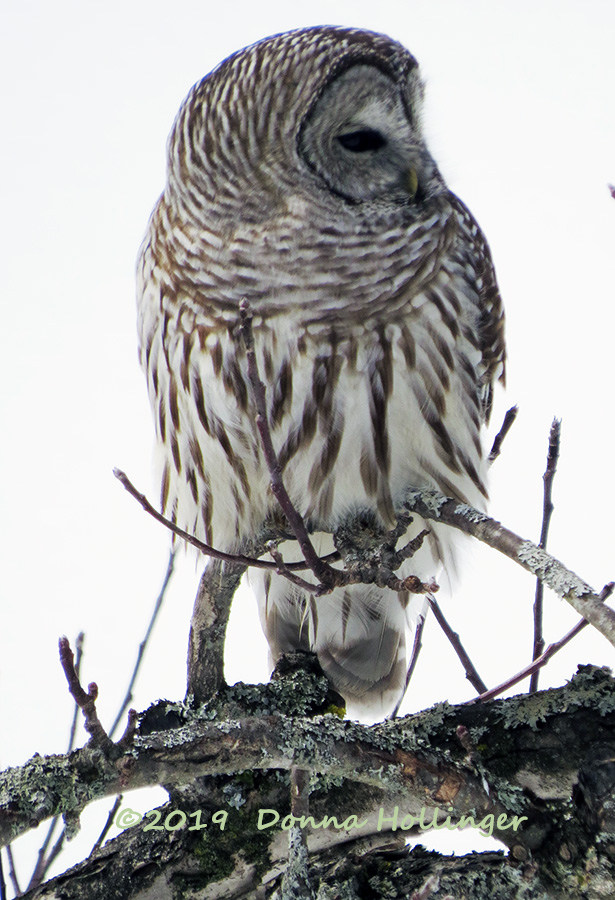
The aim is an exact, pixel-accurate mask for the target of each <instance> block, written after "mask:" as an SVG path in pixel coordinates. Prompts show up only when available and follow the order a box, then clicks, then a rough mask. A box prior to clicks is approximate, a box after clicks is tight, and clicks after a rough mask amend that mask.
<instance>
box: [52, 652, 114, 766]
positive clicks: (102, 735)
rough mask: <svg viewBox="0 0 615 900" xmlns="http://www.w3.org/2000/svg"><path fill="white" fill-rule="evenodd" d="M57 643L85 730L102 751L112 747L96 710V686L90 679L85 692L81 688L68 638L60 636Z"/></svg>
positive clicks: (70, 689) (71, 692)
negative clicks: (81, 714) (82, 717)
mask: <svg viewBox="0 0 615 900" xmlns="http://www.w3.org/2000/svg"><path fill="white" fill-rule="evenodd" d="M58 645H59V650H60V662H61V663H62V668H63V669H64V674H65V676H66V680H67V682H68V690H69V691H70V694H71V696H72V697H73V699H74V701H75V703H76V704H77V706H78V707H79V709H80V710H81V711H82V713H83V715H84V718H85V730H86V731H87V732H88V734H89V735H90V739H91V741H92V744H93V745H94V746H96V747H100V748H101V749H103V750H104V751H109V750H111V749H112V748H113V747H114V744H113V741H112V740H111V738H110V737H109V735H108V734H107V732H106V731H105V729H104V728H103V726H102V725H101V723H100V719H99V718H98V713H97V711H96V700H97V698H98V686H97V684H96V683H95V682H94V681H92V682H90V684H89V685H88V690H87V692H86V691H84V690H83V688H82V687H81V682H80V681H79V677H78V675H77V672H76V671H75V664H74V656H73V651H72V650H71V648H70V644H69V642H68V638H66V637H61V638H60V640H59V642H58Z"/></svg>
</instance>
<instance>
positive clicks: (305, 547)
mask: <svg viewBox="0 0 615 900" xmlns="http://www.w3.org/2000/svg"><path fill="white" fill-rule="evenodd" d="M239 315H240V318H241V332H242V335H243V340H244V344H245V347H246V360H247V363H248V378H249V380H250V387H251V388H252V394H253V397H254V404H255V406H256V428H257V430H258V433H259V436H260V439H261V446H262V448H263V455H264V457H265V462H266V463H267V468H268V469H269V474H270V475H271V490H272V493H273V495H274V497H275V498H276V500H277V501H278V504H279V505H280V508H281V510H282V512H283V513H284V515H285V516H286V519H287V521H288V524H289V526H290V529H291V531H292V532H293V534H294V536H295V538H296V539H297V543H298V544H299V546H300V547H301V552H302V553H303V556H304V559H305V561H306V562H307V563H308V565H309V567H310V569H311V570H312V572H313V573H314V575H316V577H317V578H318V580H319V581H320V583H321V584H323V585H327V586H328V585H330V584H337V583H340V582H339V576H340V574H341V573H340V571H339V569H334V568H332V566H330V565H328V564H327V563H323V561H322V560H321V558H320V557H319V555H318V553H316V550H315V549H314V545H313V544H312V541H311V540H310V536H309V535H308V533H307V528H306V527H305V522H304V521H303V518H302V516H301V515H300V514H299V512H298V511H297V510H296V509H295V506H294V505H293V502H292V500H291V499H290V497H289V495H288V492H287V490H286V488H285V486H284V481H283V479H282V466H281V465H280V461H279V459H278V457H277V455H276V452H275V449H274V447H273V440H272V438H271V431H270V428H269V417H268V415H267V402H266V399H265V385H264V384H263V382H262V381H261V378H260V375H259V373H258V365H257V362H256V353H255V351H254V335H253V333H252V311H251V309H250V304H249V303H248V301H247V300H245V299H244V300H242V301H241V304H240V306H239Z"/></svg>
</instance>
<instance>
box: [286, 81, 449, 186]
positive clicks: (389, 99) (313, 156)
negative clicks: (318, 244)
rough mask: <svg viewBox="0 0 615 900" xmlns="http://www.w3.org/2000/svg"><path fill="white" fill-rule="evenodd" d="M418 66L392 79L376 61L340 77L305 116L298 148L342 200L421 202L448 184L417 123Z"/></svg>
mask: <svg viewBox="0 0 615 900" xmlns="http://www.w3.org/2000/svg"><path fill="white" fill-rule="evenodd" d="M421 93H422V90H421V85H420V82H419V80H418V76H417V73H416V69H413V70H412V71H411V73H410V76H409V77H408V78H406V79H402V80H394V79H393V78H392V77H391V76H390V75H388V74H386V73H385V72H384V71H382V70H381V69H380V68H377V67H376V66H374V65H364V64H361V63H359V64H357V65H353V66H351V67H350V68H348V69H346V70H345V71H343V72H342V73H341V74H338V75H337V76H335V77H334V78H333V79H332V81H330V82H329V83H328V84H327V86H326V87H325V89H324V91H323V93H322V94H321V96H320V97H319V99H318V100H317V101H316V103H315V104H314V106H313V108H312V109H311V110H310V112H309V113H308V114H307V116H306V118H305V120H304V122H303V123H302V125H301V127H300V131H299V141H298V146H299V152H300V154H301V156H302V158H303V160H304V161H305V162H306V163H307V165H308V166H309V167H310V168H311V169H312V170H313V171H314V172H315V173H316V174H317V175H318V176H319V177H320V179H321V181H322V182H323V183H324V184H325V185H326V187H327V188H328V189H329V190H331V191H333V192H334V193H335V194H338V195H339V196H341V197H342V198H343V199H344V200H347V201H350V202H354V203H357V202H369V203H374V202H375V203H390V202H393V203H400V204H412V203H416V204H418V203H420V202H422V201H423V200H425V199H426V198H427V197H429V196H433V194H434V193H435V192H436V191H437V190H438V188H440V189H441V188H442V182H441V179H440V177H439V175H438V172H437V169H436V166H435V164H434V162H433V159H432V158H431V156H430V154H429V153H428V151H427V149H426V147H425V145H424V143H423V140H422V137H421V134H420V128H419V111H420V102H421Z"/></svg>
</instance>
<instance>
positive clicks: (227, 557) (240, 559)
mask: <svg viewBox="0 0 615 900" xmlns="http://www.w3.org/2000/svg"><path fill="white" fill-rule="evenodd" d="M113 474H114V476H115V477H116V478H117V480H118V481H119V482H120V484H122V486H123V487H124V488H125V489H126V490H127V491H128V493H129V494H130V496H131V497H134V498H135V500H137V501H138V502H139V503H140V504H141V506H142V507H143V509H144V510H145V512H146V513H147V514H148V515H150V516H151V517H152V518H153V519H155V520H156V521H157V522H160V524H161V525H164V527H165V528H168V529H169V531H171V532H172V533H173V534H175V535H177V537H180V538H181V539H182V540H183V541H186V543H187V544H190V545H191V546H192V547H196V549H197V550H200V552H201V553H202V554H203V555H204V556H211V557H212V559H219V560H222V561H223V562H228V563H231V564H236V565H239V566H252V567H253V568H255V569H271V570H273V571H277V564H276V563H272V562H268V561H267V560H264V559H257V558H256V557H253V556H245V555H244V554H243V553H224V551H222V550H216V549H215V547H210V546H209V544H205V543H203V541H200V540H199V539H198V538H197V537H195V536H194V535H193V534H190V533H189V532H187V531H184V530H183V528H179V527H178V526H177V525H176V524H175V523H174V522H171V520H170V519H167V518H166V517H165V516H163V515H162V513H159V512H158V510H157V509H155V507H154V506H152V504H151V503H150V502H149V500H148V499H147V497H146V496H145V494H142V493H141V492H140V491H139V490H137V488H136V487H135V486H134V484H133V483H132V482H131V480H130V478H129V477H128V475H126V473H125V472H122V470H121V469H118V468H115V469H114V470H113ZM338 559H339V553H330V554H328V555H327V556H324V557H323V558H322V559H321V562H323V563H327V562H329V561H331V562H333V561H335V560H338ZM285 568H286V569H289V570H290V571H294V572H299V571H305V570H306V569H309V568H310V567H309V565H308V564H307V563H306V562H305V560H303V561H301V562H290V563H285ZM334 571H335V570H334Z"/></svg>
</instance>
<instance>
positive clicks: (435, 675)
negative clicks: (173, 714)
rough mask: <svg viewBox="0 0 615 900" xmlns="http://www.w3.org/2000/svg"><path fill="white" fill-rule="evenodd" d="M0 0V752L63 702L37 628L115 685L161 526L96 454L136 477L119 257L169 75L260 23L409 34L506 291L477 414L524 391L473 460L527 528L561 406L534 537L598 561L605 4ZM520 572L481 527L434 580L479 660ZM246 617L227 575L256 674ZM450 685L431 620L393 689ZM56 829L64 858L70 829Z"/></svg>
mask: <svg viewBox="0 0 615 900" xmlns="http://www.w3.org/2000/svg"><path fill="white" fill-rule="evenodd" d="M212 10H214V12H212ZM2 20H3V22H2V27H1V28H0V34H1V36H0V66H1V67H2V69H3V71H2V74H1V80H0V85H1V87H0V99H1V103H2V113H1V121H2V123H3V127H4V131H5V133H4V137H3V139H2V142H1V146H0V154H2V168H1V171H2V184H1V187H0V208H1V210H2V215H1V217H0V232H1V235H0V247H1V251H0V252H1V254H2V297H1V301H0V302H1V303H2V319H1V321H2V332H1V334H2V356H1V361H0V365H1V366H2V380H1V388H0V416H1V421H2V426H3V432H2V442H1V445H0V453H1V471H2V478H1V479H0V503H1V510H2V513H1V521H0V528H1V529H2V532H3V533H2V539H1V543H0V546H1V547H2V557H3V562H2V579H1V582H2V588H1V595H0V603H1V615H0V722H2V723H3V725H2V732H1V733H0V766H5V765H9V764H18V763H20V762H22V761H24V760H25V759H26V758H27V757H29V756H31V755H32V753H34V752H35V751H37V752H39V753H49V752H61V751H62V750H63V749H64V746H65V742H66V738H67V732H68V724H69V721H70V717H71V714H72V707H71V701H70V698H69V696H68V693H67V689H66V684H65V681H64V676H63V674H62V672H61V669H60V666H59V663H58V657H57V638H58V636H59V635H60V634H63V633H66V634H67V635H68V636H69V638H70V639H71V642H74V638H75V635H76V634H77V632H78V631H79V630H84V631H85V632H86V636H87V637H86V657H85V663H84V680H85V681H86V682H87V681H91V680H95V681H97V682H98V685H99V689H100V701H99V712H100V715H101V718H102V721H103V722H104V723H108V724H110V723H111V721H112V719H113V718H114V716H115V711H116V709H117V707H118V705H119V703H120V702H121V699H122V698H123V695H124V692H125V687H126V684H127V680H128V677H129V675H130V672H131V671H132V666H133V662H134V658H135V654H136V649H137V646H138V643H139V641H140V640H141V638H142V636H143V633H144V630H145V627H146V624H147V621H148V619H149V615H150V611H151V608H152V604H153V601H154V598H155V596H156V594H157V592H158V588H159V585H160V581H161V579H162V575H163V573H164V570H165V566H166V553H167V546H168V538H167V534H166V533H165V531H164V530H163V529H162V528H161V527H159V526H158V525H156V524H155V523H153V522H152V521H151V520H149V519H148V517H147V516H146V515H145V513H143V512H142V511H141V509H140V507H138V506H137V504H136V503H135V502H134V501H133V500H132V499H131V498H130V497H129V496H128V495H127V494H125V492H124V491H123V489H122V488H121V486H120V485H119V484H118V483H117V482H116V481H115V480H114V478H113V476H112V474H111V469H112V467H113V466H115V465H117V466H120V467H121V468H123V469H124V470H125V471H126V472H127V473H128V474H129V476H130V477H131V478H132V480H133V481H134V482H135V484H136V485H137V486H138V487H140V488H141V489H142V490H145V491H146V492H147V493H149V495H150V496H151V497H155V496H156V490H155V489H154V487H153V481H152V475H151V469H150V459H151V445H152V440H153V428H152V425H151V422H150V412H149V405H148V402H147V396H146V391H145V383H144V379H143V377H142V375H141V372H140V370H139V368H138V364H137V360H136V331H135V309H134V306H135V304H134V263H135V258H136V254H137V250H138V247H139V243H140V241H141V237H142V235H143V232H144V230H145V226H146V223H147V219H148V216H149V213H150V211H151V208H152V207H153V205H154V203H155V201H156V198H157V196H158V194H159V192H160V191H161V189H162V187H163V183H164V164H165V142H166V137H167V134H168V132H169V130H170V127H171V124H172V121H173V117H174V115H175V113H176V111H177V108H178V106H179V104H180V102H181V100H182V99H183V97H184V96H185V94H186V93H187V91H188V89H189V88H190V86H191V85H192V84H193V83H194V81H196V80H197V79H199V78H201V77H202V76H203V75H205V74H206V73H207V72H208V71H209V70H210V69H211V68H212V67H213V66H214V65H215V64H217V63H218V62H219V61H220V60H221V59H222V58H223V57H225V56H227V55H228V54H229V53H231V52H232V51H234V50H236V49H238V48H240V47H242V46H244V45H246V44H248V43H251V42H253V41H255V40H257V39H259V38H261V37H264V36H266V35H268V34H271V33H274V32H278V31H284V30H287V29H290V28H294V27H299V26H306V25H316V24H323V23H331V24H342V25H356V26H363V27H366V28H370V29H373V30H377V31H383V32H386V33H388V34H390V35H391V36H392V37H395V38H397V39H398V40H400V41H401V42H402V43H404V44H405V45H406V46H407V47H408V48H409V49H410V50H411V51H412V52H413V53H414V54H415V56H416V57H417V58H418V60H419V62H420V64H421V68H422V70H423V74H424V76H425V78H426V81H427V93H426V110H425V122H426V129H427V133H428V137H429V143H430V147H431V150H432V152H433V155H434V156H435V158H436V160H437V162H438V164H439V167H440V169H441V171H442V172H443V174H444V176H445V178H446V179H447V180H448V183H449V185H450V187H451V188H452V189H453V190H455V191H456V192H457V193H459V194H460V196H461V197H462V198H463V199H464V200H465V201H466V202H467V203H468V205H469V206H470V208H471V209H472V211H473V212H474V214H475V216H476V217H477V218H478V220H479V222H480V224H481V225H482V227H483V229H484V230H485V232H486V234H487V237H488V239H489V241H490V244H491V248H492V251H493V255H494V258H495V263H496V269H497V272H498V276H499V282H500V287H501V290H502V294H503V297H504V301H505V304H506V309H507V316H508V341H509V388H508V390H507V392H506V394H505V395H504V394H503V393H500V394H499V396H498V398H497V405H496V410H495V414H494V420H495V421H496V423H497V424H499V422H500V421H501V418H502V416H503V413H504V411H505V409H506V408H507V407H508V406H510V405H512V403H513V402H516V403H518V404H519V405H520V407H521V414H520V419H519V421H518V423H517V424H516V425H515V428H514V430H513V433H512V434H511V435H510V437H509V438H508V441H507V443H506V446H505V453H504V457H503V458H501V459H500V460H499V461H498V463H497V464H496V467H495V468H494V471H493V480H492V489H491V492H492V503H491V512H492V514H493V515H494V516H495V517H496V518H499V519H501V520H502V521H503V522H504V523H505V524H507V525H508V526H509V527H511V528H513V529H514V530H516V531H518V532H519V533H520V534H522V535H523V536H524V537H531V538H537V536H538V534H539V530H540V516H541V507H542V493H541V492H542V478H541V476H542V473H543V470H544V459H545V452H546V446H547V435H548V429H549V425H550V422H551V419H552V417H553V415H558V416H561V417H562V418H563V440H562V458H561V461H560V466H559V472H558V476H557V480H556V484H555V493H554V499H555V504H556V510H555V515H554V520H553V524H552V529H551V538H550V549H551V550H552V552H554V553H555V555H557V556H559V557H560V558H561V559H563V560H564V561H565V562H566V564H567V565H568V566H570V567H571V568H573V569H574V570H576V571H577V572H578V573H579V574H580V575H581V576H582V577H584V578H585V579H586V580H587V581H589V582H590V583H591V584H592V585H593V586H594V587H595V588H597V589H600V588H601V587H602V585H603V584H604V582H605V581H608V580H610V579H613V578H615V564H614V561H613V558H612V557H613V554H612V547H613V537H614V527H613V524H612V523H613V517H612V512H611V510H612V508H613V505H614V503H615V492H614V486H613V478H612V476H611V472H610V466H611V458H612V450H611V446H612V440H613V436H614V425H613V399H612V396H613V395H612V375H613V364H612V358H611V354H612V335H613V326H614V324H615V321H614V318H615V317H614V312H613V309H614V300H615V297H614V287H613V280H614V276H613V257H614V250H613V248H614V247H615V241H614V239H615V201H614V200H612V199H611V198H610V196H609V193H608V190H607V187H606V185H607V183H608V182H609V181H610V182H613V181H615V124H614V117H613V110H614V108H615V57H614V55H613V34H614V33H615V4H613V3H611V2H610V0H583V2H581V0H577V2H565V0H553V2H547V0H532V2H529V0H525V2H523V0H514V2H513V0H502V2H499V3H493V2H488V0H485V2H479V0H463V2H460V0H415V2H399V0H395V2H394V0H379V2H378V3H376V4H374V3H373V2H363V0H354V2H343V0H327V2H323V0H311V2H310V3H309V4H306V5H304V4H297V5H296V6H295V7H294V8H291V4H288V3H285V4H282V3H279V4H278V3H276V2H274V0H261V2H260V3H258V4H255V3H253V2H251V0H249V2H248V0H233V2H232V3H228V4H218V3H216V4H207V3H206V2H200V3H197V2H190V0H176V2H175V3H174V4H173V5H172V6H171V5H170V4H168V3H166V2H165V3H163V2H159V0H147V2H144V0H131V2H125V0H122V2H119V0H108V2H105V3H103V4H95V3H93V2H91V0H90V2H83V0H80V2H72V3H71V2H68V0H59V2H54V3H52V4H50V3H47V2H43V0H38V2H37V0H25V2H23V0H19V2H18V0H13V2H9V3H7V4H5V6H4V9H3V15H2ZM196 580H197V573H196V572H195V566H194V561H193V560H192V559H184V560H183V561H182V565H181V572H180V573H179V575H178V577H177V578H176V580H175V582H174V584H173V588H172V590H171V591H170V593H169V596H168V600H167V604H166V608H165V610H164V612H163V614H162V619H161V621H160V623H159V626H158V628H157V631H156V633H155V635H154V638H153V640H152V643H151V645H150V647H149V650H148V654H147V658H146V663H145V666H144V669H143V671H142V675H141V679H140V681H139V683H138V685H137V690H136V694H135V697H134V702H133V705H134V706H135V707H136V708H137V709H143V708H145V707H147V706H148V705H149V703H150V702H152V701H154V700H156V699H157V698H159V697H168V698H171V699H179V698H181V697H182V696H183V694H184V689H185V652H186V643H187V636H188V624H189V617H190V611H191V607H192V602H193V596H194V592H195V588H196ZM533 592H534V584H533V581H532V579H531V578H530V577H529V576H527V575H525V574H524V573H523V572H521V571H520V570H516V568H515V567H514V566H513V564H512V563H509V562H507V561H505V560H500V559H497V558H496V555H495V553H494V551H482V550H481V551H480V552H475V553H473V554H471V558H470V559H468V561H467V564H466V566H465V568H464V571H463V578H462V584H461V585H460V586H459V588H458V589H457V590H456V591H455V597H454V599H452V600H451V599H447V598H443V602H445V604H446V612H447V614H448V615H449V618H450V620H451V623H452V624H453V625H454V627H455V628H456V629H457V630H458V631H460V633H461V635H462V638H463V640H464V641H465V643H466V645H467V648H468V650H469V651H470V653H471V655H472V656H473V658H474V661H475V663H476V665H477V667H478V669H479V671H480V672H481V674H482V676H483V678H484V679H485V681H486V682H487V683H489V684H495V683H498V682H500V681H501V680H503V679H504V678H505V677H506V676H507V675H509V674H511V673H513V672H515V671H517V670H518V669H519V668H521V667H522V665H524V664H525V663H526V662H527V661H528V658H529V655H530V652H531V617H532V602H533ZM546 607H547V612H546V616H545V622H546V624H545V630H546V636H547V640H552V639H556V638H558V637H560V636H561V635H562V634H563V633H564V632H565V631H566V630H567V629H568V628H569V627H571V625H572V624H574V622H576V619H577V616H576V614H574V613H573V612H571V611H569V610H568V609H567V608H566V607H565V605H564V604H563V603H562V602H561V601H559V600H558V599H557V598H556V597H554V596H553V595H552V594H549V593H547V595H546ZM257 632H258V624H257V619H256V614H255V610H254V609H253V604H252V602H251V600H250V598H248V597H244V598H242V600H241V604H240V607H239V609H238V611H236V614H235V617H234V627H233V632H232V636H231V641H232V643H231V654H232V663H230V664H229V668H228V677H229V680H232V681H233V680H237V679H238V678H244V679H245V680H255V681H256V680H260V679H263V678H265V677H266V662H265V657H266V652H265V648H264V644H263V643H261V641H260V635H259V636H258V641H257V640H256V637H257ZM253 645H254V647H255V649H254V652H251V650H252V646H253ZM578 662H583V663H587V662H595V663H600V664H607V665H612V664H613V663H614V662H615V654H614V653H613V648H611V647H609V645H608V644H607V643H606V641H605V640H604V639H603V638H601V637H600V636H598V635H592V634H591V633H590V630H589V629H586V630H585V632H584V634H583V635H582V636H581V637H580V638H578V639H577V640H576V641H575V642H574V643H573V644H572V645H571V646H570V647H569V648H567V650H566V651H564V652H563V653H562V654H561V655H560V656H559V657H558V658H556V660H555V661H554V662H553V663H552V664H551V665H550V666H549V668H548V669H547V670H546V671H545V672H543V675H542V676H541V685H542V686H544V687H546V686H549V685H555V684H561V683H563V681H564V680H565V679H567V678H569V677H570V676H571V675H572V674H573V672H574V670H575V668H576V664H577V663H578ZM470 696H472V690H471V688H470V686H469V685H468V684H467V682H466V681H465V679H464V675H463V672H462V670H461V669H460V666H459V664H458V662H457V661H456V658H454V656H453V654H452V652H451V651H450V650H449V649H448V647H447V645H446V643H445V641H444V640H443V639H442V637H441V636H440V635H439V634H438V630H437V626H436V625H435V623H434V622H430V623H429V627H428V631H427V633H426V640H425V647H424V651H423V657H422V660H421V662H420V664H419V668H418V671H417V674H416V681H415V683H414V685H413V688H412V691H411V696H410V698H409V701H408V708H409V709H420V708H422V707H424V706H426V705H429V704H431V703H432V702H435V701H437V700H441V699H450V700H451V701H459V700H463V699H467V698H469V697H470ZM84 740H85V733H84V732H83V731H81V732H80V742H81V743H83V741H84ZM135 805H137V804H136V802H135ZM152 805H153V803H152V802H150V803H149V804H147V803H142V804H141V806H140V808H141V809H143V810H145V809H146V808H150V807H151V806H152ZM104 817H105V813H104V811H103V810H101V809H98V811H97V812H95V814H92V815H90V819H88V821H92V823H93V824H92V825H91V827H92V828H93V829H97V828H100V827H101V823H102V821H103V820H104ZM35 838H36V840H38V839H39V836H38V833H37V835H36V836H35ZM69 849H70V852H71V857H72V859H75V860H76V859H78V858H80V857H81V856H82V855H83V854H84V853H85V852H86V851H87V845H86V844H83V845H81V846H80V845H79V843H78V842H75V844H74V845H73V846H72V847H71V848H69ZM23 852H25V851H22V853H23ZM69 861H70V860H69V857H68V856H67V857H66V860H65V862H64V864H63V865H67V864H68V862H69Z"/></svg>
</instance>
